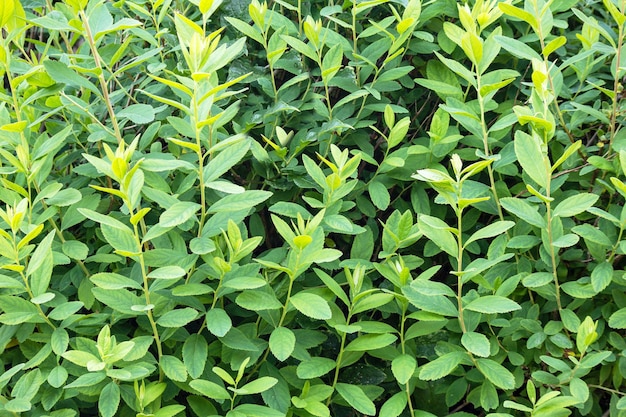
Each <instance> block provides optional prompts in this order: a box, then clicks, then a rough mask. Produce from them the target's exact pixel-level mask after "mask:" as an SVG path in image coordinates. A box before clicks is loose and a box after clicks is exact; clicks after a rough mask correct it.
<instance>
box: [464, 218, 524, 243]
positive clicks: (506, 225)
mask: <svg viewBox="0 0 626 417" xmlns="http://www.w3.org/2000/svg"><path fill="white" fill-rule="evenodd" d="M513 226H515V223H513V222H511V221H497V222H495V223H491V224H489V225H487V226H485V227H483V228H482V229H480V230H478V231H476V232H474V233H473V234H472V235H471V236H470V237H469V238H468V239H467V240H466V241H465V243H464V245H465V246H466V247H467V245H469V244H470V243H472V242H474V241H477V240H479V239H486V238H489V237H494V236H498V235H499V234H502V233H504V232H506V231H507V230H509V229H510V228H512V227H513Z"/></svg>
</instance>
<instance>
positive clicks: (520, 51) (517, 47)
mask: <svg viewBox="0 0 626 417" xmlns="http://www.w3.org/2000/svg"><path fill="white" fill-rule="evenodd" d="M495 39H496V41H497V42H498V43H499V44H500V45H501V46H502V47H503V48H504V49H506V50H507V51H509V53H511V55H513V56H516V57H518V58H521V59H526V60H528V61H532V60H533V59H536V60H538V61H543V59H542V58H541V56H539V54H538V53H537V52H536V51H535V50H534V49H532V48H531V47H530V46H528V45H526V44H525V43H524V42H520V41H518V40H517V39H513V38H509V37H507V36H496V37H495Z"/></svg>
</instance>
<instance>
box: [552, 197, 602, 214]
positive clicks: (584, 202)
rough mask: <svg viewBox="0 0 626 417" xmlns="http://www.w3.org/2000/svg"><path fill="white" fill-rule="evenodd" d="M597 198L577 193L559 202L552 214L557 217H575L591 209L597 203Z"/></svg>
mask: <svg viewBox="0 0 626 417" xmlns="http://www.w3.org/2000/svg"><path fill="white" fill-rule="evenodd" d="M598 198H599V196H598V195H596V194H590V193H577V194H575V195H573V196H571V197H568V198H566V199H565V200H563V201H561V202H560V203H559V204H558V205H557V206H556V207H555V208H554V212H553V213H552V214H553V215H554V216H559V217H572V216H575V215H577V214H580V213H582V212H584V211H586V210H587V209H589V208H591V207H592V206H593V205H594V204H595V203H596V201H598Z"/></svg>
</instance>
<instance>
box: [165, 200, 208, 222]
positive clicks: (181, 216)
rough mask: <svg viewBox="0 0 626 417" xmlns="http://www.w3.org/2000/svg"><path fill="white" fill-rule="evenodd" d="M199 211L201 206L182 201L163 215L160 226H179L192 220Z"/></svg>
mask: <svg viewBox="0 0 626 417" xmlns="http://www.w3.org/2000/svg"><path fill="white" fill-rule="evenodd" d="M199 209H200V204H197V203H192V202H189V201H180V202H178V203H176V204H174V205H173V206H171V207H170V208H169V209H167V210H165V211H164V212H163V213H162V214H161V216H160V217H159V225H160V226H162V227H174V226H178V225H179V224H182V223H184V222H186V221H187V220H189V219H191V218H192V217H193V216H194V215H195V214H196V212H197V211H198V210H199Z"/></svg>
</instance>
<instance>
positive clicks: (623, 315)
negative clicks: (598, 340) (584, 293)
mask: <svg viewBox="0 0 626 417" xmlns="http://www.w3.org/2000/svg"><path fill="white" fill-rule="evenodd" d="M609 327H612V328H613V329H626V307H624V308H621V309H619V310H617V311H616V312H615V313H613V314H611V317H609Z"/></svg>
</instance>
